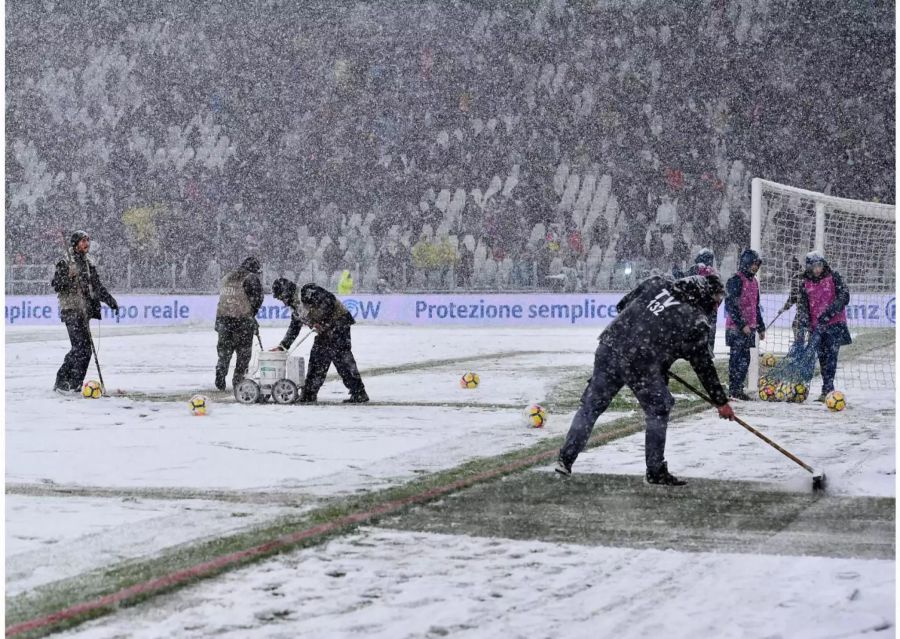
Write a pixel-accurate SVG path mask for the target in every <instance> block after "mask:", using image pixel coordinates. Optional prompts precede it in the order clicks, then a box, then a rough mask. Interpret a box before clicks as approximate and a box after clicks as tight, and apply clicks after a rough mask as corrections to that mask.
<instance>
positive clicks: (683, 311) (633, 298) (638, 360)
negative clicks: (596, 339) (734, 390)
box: [600, 276, 728, 406]
mask: <svg viewBox="0 0 900 639" xmlns="http://www.w3.org/2000/svg"><path fill="white" fill-rule="evenodd" d="M717 291H718V292H722V283H721V280H719V278H718V277H715V276H714V277H709V278H707V277H702V276H693V277H686V278H682V279H678V280H674V279H671V278H668V277H664V276H656V277H651V278H649V279H647V280H644V281H643V282H641V283H640V284H639V285H638V287H637V288H635V289H634V290H633V291H631V292H630V293H628V294H627V295H626V296H625V297H623V298H622V299H621V300H620V301H619V303H618V304H617V305H616V309H617V310H618V313H619V314H618V315H617V316H616V318H615V319H614V320H613V321H612V322H611V323H610V325H609V326H608V327H607V328H606V330H605V331H603V333H601V335H600V341H601V342H602V343H603V344H605V345H607V346H608V347H610V348H611V349H612V350H613V351H615V352H616V354H617V355H618V356H619V358H620V359H621V360H622V361H624V362H626V367H627V370H626V371H625V373H626V374H627V375H630V376H633V377H634V378H641V377H645V376H654V375H662V376H665V375H666V373H668V371H669V369H670V368H671V366H672V364H673V363H674V362H675V361H676V360H678V359H686V360H687V361H688V362H689V363H690V365H691V366H692V367H693V369H694V371H695V372H696V373H697V377H698V378H699V379H700V382H701V383H702V384H703V387H704V388H705V389H706V390H707V392H708V393H709V394H710V396H711V397H712V399H713V401H714V402H715V403H716V404H717V405H719V406H721V405H724V404H726V403H728V397H727V395H726V394H725V391H724V389H723V388H722V384H721V383H720V382H719V375H718V373H717V372H716V368H715V366H714V364H713V356H712V352H711V351H710V349H709V346H708V341H707V340H708V337H709V331H710V324H709V314H710V312H711V311H712V310H714V309H715V307H716V301H715V298H714V295H715V294H716V292H717Z"/></svg>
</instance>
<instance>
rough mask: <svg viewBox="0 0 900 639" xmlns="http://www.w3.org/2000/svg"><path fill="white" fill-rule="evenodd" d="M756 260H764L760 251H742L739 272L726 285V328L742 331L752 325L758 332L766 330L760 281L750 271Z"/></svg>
mask: <svg viewBox="0 0 900 639" xmlns="http://www.w3.org/2000/svg"><path fill="white" fill-rule="evenodd" d="M755 262H762V259H761V258H760V257H759V253H757V252H756V251H754V250H753V249H746V250H745V251H744V252H743V253H741V259H740V266H739V268H738V272H737V273H735V274H734V275H732V276H731V277H730V278H729V279H728V283H727V284H726V285H725V290H726V292H727V295H726V297H725V328H726V329H730V330H736V331H737V332H741V331H743V330H744V326H750V328H751V329H753V330H754V331H757V332H763V331H765V326H766V325H765V323H764V322H763V316H762V307H761V306H760V303H759V283H758V281H757V280H756V276H755V275H754V274H753V273H752V272H751V271H750V267H751V266H753V264H754V263H755Z"/></svg>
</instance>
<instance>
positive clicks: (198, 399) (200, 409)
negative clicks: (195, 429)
mask: <svg viewBox="0 0 900 639" xmlns="http://www.w3.org/2000/svg"><path fill="white" fill-rule="evenodd" d="M188 405H189V406H190V409H191V414H192V415H196V416H197V417H200V416H202V415H206V413H207V412H208V411H209V398H208V397H206V395H194V396H193V397H191V399H190V401H189V402H188Z"/></svg>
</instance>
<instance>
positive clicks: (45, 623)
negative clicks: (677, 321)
mask: <svg viewBox="0 0 900 639" xmlns="http://www.w3.org/2000/svg"><path fill="white" fill-rule="evenodd" d="M631 430H632V429H629V428H624V429H619V430H616V431H612V432H609V433H602V434H598V435H596V436H595V437H592V438H591V441H590V442H589V443H591V444H596V443H603V442H605V441H607V440H610V439H615V438H616V436H618V435H621V434H623V433H627V432H630V431H631ZM555 455H556V451H552V450H550V451H546V452H543V453H537V454H535V455H532V456H530V457H526V458H524V459H520V460H518V461H515V462H511V463H509V464H506V465H504V466H499V467H497V468H494V469H491V470H486V471H484V472H481V473H478V474H477V475H472V476H471V477H467V478H465V479H458V480H456V481H454V482H451V483H449V484H444V485H443V486H436V487H435V488H430V489H428V490H425V491H422V492H420V493H416V494H414V495H410V496H409V497H403V498H402V499H395V500H392V501H386V502H383V503H381V504H379V505H378V506H375V507H374V508H370V509H369V510H363V511H359V512H355V513H351V514H349V515H345V516H344V517H340V518H338V519H335V520H333V521H330V522H328V523H325V524H319V525H317V526H313V527H311V528H306V529H304V530H298V531H297V532H295V533H290V534H288V535H282V536H280V537H277V538H275V539H273V540H272V541H267V542H266V543H264V544H260V545H258V546H254V547H253V548H247V549H246V550H238V551H236V552H233V553H229V554H227V555H222V556H221V557H217V558H216V559H212V560H210V561H205V562H203V563H200V564H197V565H195V566H191V567H190V568H184V569H183V570H177V571H175V572H171V573H169V574H168V575H163V576H162V577H157V578H155V579H149V580H147V581H143V582H141V583H137V584H134V585H133V586H129V587H127V588H123V589H122V590H119V591H117V592H114V593H111V594H108V595H104V596H102V597H99V598H97V599H92V600H91V601H85V602H82V603H79V604H75V605H74V606H70V607H69V608H65V609H63V610H59V611H57V612H53V613H50V614H49V615H44V616H43V617H35V618H34V619H29V620H28V621H23V622H22V623H18V624H16V625H14V626H10V627H9V628H7V629H6V636H7V637H15V636H16V635H20V634H22V633H25V632H30V631H32V630H39V629H42V628H47V627H49V626H54V625H56V624H58V623H62V622H64V621H69V620H71V619H74V618H75V617H78V616H79V615H83V614H85V613H89V612H94V611H96V610H101V609H103V608H108V607H110V606H114V605H117V604H120V603H122V602H124V601H127V600H128V599H131V598H133V597H137V596H139V595H147V594H150V593H153V592H156V591H159V590H163V589H167V588H171V587H172V586H177V585H179V584H183V583H185V582H188V581H190V580H192V579H196V578H198V577H204V576H206V575H210V574H212V573H214V572H216V571H219V570H221V569H222V568H227V567H229V566H233V565H235V564H238V563H240V562H242V561H245V560H247V559H252V558H253V557H259V556H261V555H267V554H269V553H271V552H273V551H275V550H280V549H283V548H287V547H288V546H292V545H294V544H296V543H298V542H301V541H304V540H306V539H310V538H312V537H318V536H320V535H325V534H327V533H330V532H333V531H335V530H339V529H340V528H344V527H346V526H349V525H351V524H358V523H362V522H365V521H368V520H370V519H373V518H375V517H378V516H380V515H386V514H388V513H391V512H394V511H397V510H400V509H401V508H403V507H405V506H409V505H411V504H417V503H421V502H426V501H430V500H432V499H434V498H435V497H438V496H440V495H444V494H446V493H450V492H453V491H455V490H459V489H460V488H466V487H468V486H471V485H472V484H476V483H478V482H482V481H485V480H487V479H493V478H494V477H497V476H499V475H503V474H506V473H509V472H512V471H515V470H519V469H520V468H525V467H527V466H533V465H534V464H537V463H540V462H542V461H545V460H547V459H550V458H552V457H554V456H555Z"/></svg>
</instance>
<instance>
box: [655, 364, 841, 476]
mask: <svg viewBox="0 0 900 639" xmlns="http://www.w3.org/2000/svg"><path fill="white" fill-rule="evenodd" d="M669 377H670V378H672V379H674V380H675V381H676V382H678V383H679V384H681V385H682V386H684V387H685V388H687V389H688V390H690V391H691V392H692V393H694V394H695V395H697V396H698V397H699V398H701V399H703V400H705V401H706V402H707V403H709V404H711V405H712V406H715V405H716V404H715V403H713V400H712V399H710V398H709V397H708V396H707V395H706V394H705V393H702V392H700V391H699V390H697V389H696V388H694V387H693V386H691V385H690V384H688V383H687V382H686V381H684V380H683V379H682V378H681V377H679V376H678V375H676V374H675V373H673V372H671V371H670V372H669ZM734 421H736V422H737V423H738V424H740V425H741V426H743V427H744V428H746V429H747V430H749V431H750V432H751V433H753V434H754V435H756V436H757V437H759V438H760V439H761V440H763V441H764V442H766V443H767V444H768V445H769V446H771V447H772V448H774V449H775V450H777V451H778V452H779V453H781V454H782V455H784V456H785V457H787V458H788V459H790V460H791V461H792V462H794V463H796V464H798V465H799V466H801V467H802V468H803V470H805V471H807V472H809V473H810V474H811V475H812V476H813V478H812V479H813V483H812V486H813V492H816V491H820V490H825V473H824V472H822V471H818V472H817V471H815V470H813V467H812V466H810V465H809V464H807V463H806V462H804V461H803V460H802V459H800V458H799V457H797V456H796V455H794V454H793V453H792V452H790V451H788V450H785V449H784V448H782V447H781V446H779V445H778V444H776V443H775V442H773V441H772V440H771V439H769V438H768V437H766V436H765V435H764V434H762V433H761V432H759V431H758V430H756V429H755V428H753V426H751V425H750V424H748V423H747V422H745V421H744V420H743V419H741V418H740V417H738V416H737V415H735V416H734Z"/></svg>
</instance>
